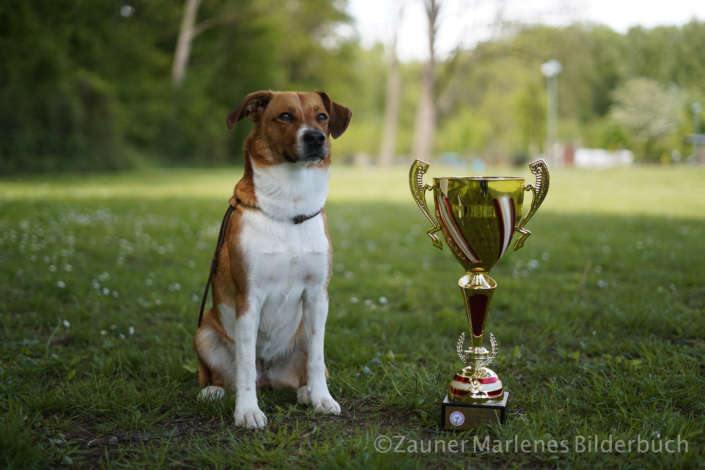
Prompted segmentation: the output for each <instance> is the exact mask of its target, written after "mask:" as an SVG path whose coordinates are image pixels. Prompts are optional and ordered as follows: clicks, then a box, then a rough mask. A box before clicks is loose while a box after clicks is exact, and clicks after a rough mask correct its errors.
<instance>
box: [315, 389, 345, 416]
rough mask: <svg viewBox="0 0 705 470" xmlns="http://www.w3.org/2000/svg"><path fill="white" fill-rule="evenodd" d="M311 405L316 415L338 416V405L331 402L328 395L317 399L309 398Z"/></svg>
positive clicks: (331, 399)
mask: <svg viewBox="0 0 705 470" xmlns="http://www.w3.org/2000/svg"><path fill="white" fill-rule="evenodd" d="M311 405H313V410H314V411H315V412H316V413H325V414H331V415H339V414H340V405H339V404H338V402H337V401H335V400H333V397H332V396H330V394H327V395H324V396H322V397H320V398H318V399H314V398H313V397H311Z"/></svg>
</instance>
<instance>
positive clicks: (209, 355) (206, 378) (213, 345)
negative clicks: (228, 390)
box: [193, 311, 235, 400]
mask: <svg viewBox="0 0 705 470" xmlns="http://www.w3.org/2000/svg"><path fill="white" fill-rule="evenodd" d="M209 317H210V311H207V312H205V315H204V319H205V320H206V321H204V322H203V323H202V324H201V327H200V328H199V329H198V331H197V332H196V335H195V336H194V338H193V346H194V348H195V349H196V353H197V354H198V383H199V384H200V385H201V386H202V387H204V388H203V390H201V392H200V393H199V395H198V398H199V400H203V399H217V398H222V397H223V396H224V395H225V386H226V384H230V385H231V386H232V384H234V383H235V366H234V364H235V361H234V360H233V355H232V353H231V351H230V348H229V347H228V345H226V344H224V342H223V340H222V338H221V336H220V335H219V334H218V332H217V331H215V329H214V328H213V326H212V325H211V323H210V321H208V320H210V318H209Z"/></svg>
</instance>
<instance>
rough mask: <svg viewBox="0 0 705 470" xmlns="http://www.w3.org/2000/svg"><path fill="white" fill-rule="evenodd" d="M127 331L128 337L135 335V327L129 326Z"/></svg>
mask: <svg viewBox="0 0 705 470" xmlns="http://www.w3.org/2000/svg"><path fill="white" fill-rule="evenodd" d="M127 331H128V333H130V336H132V335H134V334H135V327H134V326H131V327H130V328H129V329H128V330H127Z"/></svg>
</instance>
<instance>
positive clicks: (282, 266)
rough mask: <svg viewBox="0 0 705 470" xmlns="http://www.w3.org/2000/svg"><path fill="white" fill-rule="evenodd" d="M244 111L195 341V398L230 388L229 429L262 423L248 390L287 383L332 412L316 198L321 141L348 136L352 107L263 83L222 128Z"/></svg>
mask: <svg viewBox="0 0 705 470" xmlns="http://www.w3.org/2000/svg"><path fill="white" fill-rule="evenodd" d="M243 118H246V119H248V120H250V121H252V122H253V123H254V125H253V128H252V131H251V133H250V135H249V136H248V137H247V139H246V140H245V143H244V147H243V150H244V159H245V171H244V175H243V177H242V179H241V180H240V181H239V182H238V183H237V185H236V186H235V191H234V199H231V205H232V206H234V209H233V210H232V216H231V218H230V219H229V220H227V221H226V222H224V225H225V227H224V230H225V232H224V238H223V243H222V248H220V249H217V250H216V255H215V257H214V266H215V269H214V270H212V273H213V274H212V282H211V283H210V286H211V287H212V300H213V304H212V307H211V309H210V310H207V311H206V312H205V313H204V314H203V320H202V322H201V323H200V325H199V328H198V330H197V332H196V335H195V336H194V338H193V346H194V348H195V349H196V353H197V354H198V380H199V385H200V386H201V387H203V389H202V390H201V392H200V394H199V398H200V399H213V398H220V397H222V396H223V395H224V388H225V387H229V388H234V389H235V391H236V402H235V413H234V418H235V425H236V426H243V427H245V428H248V429H262V428H264V427H265V426H266V425H267V418H266V416H265V415H264V413H263V412H262V411H261V410H260V409H259V407H258V405H257V394H256V387H257V386H259V387H260V388H262V389H267V388H293V389H295V390H296V391H297V401H298V403H300V404H310V405H312V406H313V408H314V410H315V411H316V412H322V413H332V414H340V405H338V403H337V402H336V401H335V400H334V399H333V397H332V396H331V395H330V392H329V391H328V385H327V383H326V379H327V377H328V370H327V369H326V366H325V363H324V359H323V336H324V330H325V323H326V317H327V315H328V290H327V289H328V281H329V279H330V276H331V266H332V260H333V249H332V245H331V241H330V237H329V235H328V229H327V227H326V218H325V212H324V211H323V204H324V203H325V200H326V195H327V192H328V176H329V173H330V162H331V156H330V138H331V137H332V138H334V139H335V138H338V137H340V135H341V134H343V132H345V130H346V129H347V128H348V125H349V124H350V120H351V118H352V112H351V111H350V110H349V109H348V108H346V107H345V106H342V105H340V104H338V103H336V102H334V101H332V100H331V99H330V97H329V96H328V95H327V94H326V93H324V92H314V93H294V92H272V91H260V92H257V93H251V94H249V95H247V97H246V98H245V99H244V100H243V101H242V102H241V103H240V104H239V105H238V106H237V107H236V108H235V109H234V110H233V111H232V112H231V113H230V114H229V115H228V116H227V118H226V123H227V126H228V128H229V129H232V128H233V126H235V124H236V123H237V122H238V121H240V120H241V119H243ZM233 201H235V202H234V203H233ZM221 230H222V229H221ZM204 302H205V300H204Z"/></svg>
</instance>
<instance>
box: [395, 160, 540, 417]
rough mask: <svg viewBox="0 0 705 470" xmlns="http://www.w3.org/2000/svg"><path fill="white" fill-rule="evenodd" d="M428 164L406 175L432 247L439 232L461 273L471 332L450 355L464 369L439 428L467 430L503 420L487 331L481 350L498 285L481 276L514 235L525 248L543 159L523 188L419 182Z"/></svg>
mask: <svg viewBox="0 0 705 470" xmlns="http://www.w3.org/2000/svg"><path fill="white" fill-rule="evenodd" d="M428 166H429V165H428V163H426V162H423V161H421V160H416V161H415V162H414V163H413V164H412V165H411V171H410V172H409V185H410V186H411V194H412V195H413V196H414V200H415V201H416V204H418V206H419V208H420V209H421V212H423V213H424V215H425V216H426V218H427V219H428V220H429V221H430V222H431V224H432V225H433V228H431V229H430V230H428V232H427V233H428V236H429V237H431V240H432V241H433V245H434V246H435V247H436V248H438V249H441V250H442V249H443V245H442V244H441V241H440V239H439V238H438V236H437V235H436V232H438V231H440V232H441V233H443V238H445V240H446V244H447V245H448V248H449V249H450V251H451V252H452V253H453V255H454V256H455V258H456V259H457V260H458V261H460V264H461V265H462V266H463V268H465V271H466V274H465V275H464V276H463V277H461V278H460V280H459V281H458V286H459V287H460V291H461V292H462V294H463V300H464V301H465V311H466V314H467V319H468V326H469V328H470V337H469V339H470V348H469V349H465V350H464V349H463V348H464V343H465V333H462V334H461V335H460V339H459V340H458V344H457V352H458V356H459V357H460V360H461V361H462V362H463V363H464V364H465V367H464V368H463V369H461V370H460V371H458V372H457V373H456V374H455V377H454V378H453V380H452V381H451V382H450V387H449V391H448V395H447V396H446V398H445V400H443V404H442V409H441V411H442V416H441V418H442V426H443V428H444V429H470V428H473V427H475V426H478V425H481V424H484V423H491V422H500V423H504V421H505V419H506V407H507V399H508V393H507V392H505V391H504V389H503V387H502V381H501V380H500V379H499V377H498V376H497V374H496V373H495V372H494V371H492V370H490V369H488V368H487V366H489V365H490V364H491V363H492V361H493V360H494V358H495V356H496V354H497V341H496V340H495V338H494V335H492V334H491V333H490V335H489V340H490V341H489V342H490V346H491V350H488V349H487V348H485V347H484V345H483V344H484V339H485V326H486V323H487V314H488V312H489V308H490V303H491V302H492V296H493V295H494V290H495V288H496V287H497V283H496V282H495V281H494V279H492V278H491V277H490V276H489V275H488V273H489V272H490V269H492V267H493V266H494V265H495V263H497V261H499V259H500V258H501V257H502V255H503V254H504V253H505V252H506V251H507V249H508V248H509V245H510V244H511V241H512V237H513V236H514V232H515V231H516V232H518V233H519V236H518V238H517V240H516V242H515V243H514V250H515V251H516V250H518V249H519V248H521V247H523V246H524V242H525V241H526V239H527V238H528V237H529V235H530V234H531V232H529V231H528V230H526V229H525V228H524V226H525V225H526V223H527V222H528V221H529V219H531V217H532V216H533V215H534V213H535V212H536V211H537V210H538V208H539V206H540V205H541V203H542V202H543V200H544V198H545V197H546V193H547V192H548V183H549V174H548V167H547V166H546V163H545V162H544V161H543V160H537V161H535V162H533V163H531V164H529V168H530V169H531V172H532V173H533V174H534V175H536V184H535V185H533V186H532V185H530V184H529V185H524V178H518V177H517V178H515V177H483V176H479V177H473V176H462V177H450V178H433V185H428V184H426V185H424V183H423V175H424V174H425V173H426V171H427V170H428ZM428 190H433V200H434V202H435V206H436V217H435V219H434V217H433V216H432V215H431V214H430V212H429V210H428V206H427V205H426V197H425V194H426V191H428ZM524 191H531V192H532V193H533V200H532V201H531V208H530V209H529V211H528V212H527V214H526V216H524V218H522V204H523V202H524Z"/></svg>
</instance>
